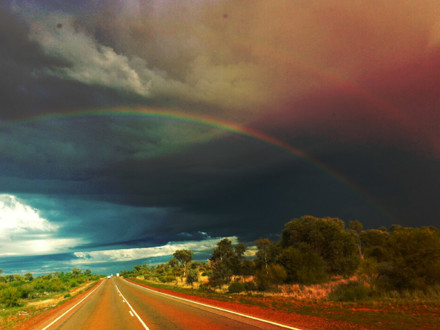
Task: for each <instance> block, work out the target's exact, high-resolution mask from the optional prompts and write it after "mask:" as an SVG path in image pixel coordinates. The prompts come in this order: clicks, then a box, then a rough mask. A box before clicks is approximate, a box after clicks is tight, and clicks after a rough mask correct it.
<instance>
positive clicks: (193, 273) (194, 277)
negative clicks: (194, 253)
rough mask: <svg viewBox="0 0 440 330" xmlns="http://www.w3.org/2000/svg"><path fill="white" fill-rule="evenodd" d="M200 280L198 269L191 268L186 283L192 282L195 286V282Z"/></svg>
mask: <svg viewBox="0 0 440 330" xmlns="http://www.w3.org/2000/svg"><path fill="white" fill-rule="evenodd" d="M198 280H199V272H198V270H197V269H194V268H191V269H190V270H189V271H188V275H187V276H186V283H188V284H191V286H193V284H194V282H197V281H198Z"/></svg>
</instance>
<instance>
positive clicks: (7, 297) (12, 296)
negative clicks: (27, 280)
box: [0, 287, 20, 307]
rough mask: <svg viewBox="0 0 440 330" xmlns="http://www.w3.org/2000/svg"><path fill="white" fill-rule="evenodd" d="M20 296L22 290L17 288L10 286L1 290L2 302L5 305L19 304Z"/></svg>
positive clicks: (0, 301) (0, 300)
mask: <svg viewBox="0 0 440 330" xmlns="http://www.w3.org/2000/svg"><path fill="white" fill-rule="evenodd" d="M19 298H20V292H19V290H18V289H17V288H14V287H8V288H6V289H3V290H2V291H0V303H2V304H4V305H5V307H14V306H18V299H19Z"/></svg>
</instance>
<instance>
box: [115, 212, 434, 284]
mask: <svg viewBox="0 0 440 330" xmlns="http://www.w3.org/2000/svg"><path fill="white" fill-rule="evenodd" d="M255 245H256V253H255V255H254V257H253V258H249V257H245V252H246V250H247V247H246V245H245V244H243V243H238V244H235V245H233V244H232V242H231V241H230V240H229V239H222V240H220V241H219V242H218V244H217V246H216V247H215V248H214V250H213V253H212V255H211V257H210V258H209V260H208V263H200V262H194V261H193V260H192V259H193V252H192V251H190V250H178V251H176V252H175V253H174V255H173V257H172V259H171V260H170V261H169V262H168V263H165V264H160V265H156V266H153V267H148V266H146V265H137V266H135V269H134V270H133V271H131V272H124V271H123V272H122V274H123V275H125V276H136V275H139V274H143V275H144V276H145V277H147V278H156V279H159V280H160V281H162V282H173V281H177V279H178V278H180V279H181V280H183V279H185V281H186V282H187V283H189V284H192V283H194V282H197V280H198V277H199V275H206V276H208V278H209V284H208V286H210V287H219V286H222V285H230V291H234V290H235V291H243V290H268V289H270V288H273V287H275V286H276V285H278V284H284V283H299V284H305V285H308V284H317V283H324V282H328V281H330V280H331V279H334V278H349V277H351V276H353V275H356V276H357V278H358V280H362V282H363V283H364V284H365V285H366V286H368V288H369V290H370V291H371V290H374V291H376V292H381V291H392V290H394V291H403V290H427V289H428V288H430V287H432V286H436V285H439V284H440V276H439V274H440V230H439V229H438V228H436V227H433V226H431V227H421V228H411V227H403V226H398V225H393V226H391V227H390V228H389V229H386V228H384V227H382V228H379V229H367V230H364V229H363V225H362V223H361V222H360V221H358V220H352V221H349V223H348V226H347V225H346V224H345V223H344V221H342V220H341V219H338V218H330V217H327V218H316V217H313V216H303V217H301V218H296V219H293V220H291V221H289V222H288V223H286V224H285V226H284V229H283V230H282V232H281V235H280V239H279V240H278V241H271V240H269V239H267V238H261V239H259V240H257V241H256V242H255ZM245 277H250V278H252V279H253V280H252V281H244V280H243V278H245ZM364 284H362V286H363V287H365V285H364ZM231 288H232V289H231Z"/></svg>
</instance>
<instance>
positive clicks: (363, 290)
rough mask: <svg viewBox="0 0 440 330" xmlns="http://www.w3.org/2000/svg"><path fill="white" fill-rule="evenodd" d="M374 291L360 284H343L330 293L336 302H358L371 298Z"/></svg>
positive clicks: (330, 296)
mask: <svg viewBox="0 0 440 330" xmlns="http://www.w3.org/2000/svg"><path fill="white" fill-rule="evenodd" d="M371 293H372V290H371V288H370V287H368V286H365V285H364V284H363V283H360V282H348V283H341V284H339V285H338V286H337V287H336V288H334V289H333V290H332V292H330V295H329V298H330V299H331V300H335V301H357V300H362V299H366V298H368V297H369V296H371Z"/></svg>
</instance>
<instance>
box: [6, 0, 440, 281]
mask: <svg viewBox="0 0 440 330" xmlns="http://www.w3.org/2000/svg"><path fill="white" fill-rule="evenodd" d="M0 100H1V103H0V238H1V241H0V268H1V269H3V270H4V272H5V273H12V272H21V273H23V272H26V271H31V272H33V273H44V272H48V271H55V270H68V269H71V268H73V267H81V268H91V269H92V270H95V271H99V272H104V273H105V272H116V271H117V270H119V269H122V268H124V267H125V268H131V267H132V265H133V264H135V263H144V262H157V261H161V260H165V259H166V258H168V256H169V255H170V254H172V253H173V252H174V250H175V249H177V248H191V249H193V250H195V251H196V255H197V256H198V258H199V259H203V258H206V256H208V255H209V253H210V251H211V249H212V247H213V246H214V245H215V244H216V242H217V241H218V239H220V238H222V237H230V238H231V239H232V240H233V241H234V242H236V241H237V240H239V241H243V242H247V243H248V244H249V246H252V245H253V242H254V241H255V240H256V239H258V238H261V237H269V238H271V239H273V240H277V239H278V235H279V234H280V232H281V230H282V228H283V226H284V224H285V223H286V222H287V221H289V220H290V219H292V218H295V217H300V216H302V215H306V214H310V215H314V216H318V217H324V216H331V217H339V218H341V219H343V220H344V221H346V222H348V221H349V220H351V219H358V220H360V221H361V222H362V223H363V224H364V226H365V227H366V228H377V227H380V226H386V227H389V226H390V225H391V224H401V225H404V226H426V225H438V214H439V213H440V212H439V211H440V203H439V202H438V199H439V188H440V171H439V165H440V133H439V132H440V130H439V127H440V111H439V106H440V6H439V4H438V1H424V0H423V1H417V2H413V1H397V0H396V1H386V2H383V1H376V0H374V1H371V0H370V1H351V0H341V1H337V2H336V3H330V2H324V1H307V2H299V1H290V0H289V1H287V0H286V1H284V0H280V1H270V2H269V1H252V2H246V4H245V3H243V2H239V1H233V0H229V1H226V0H212V1H201V0H193V1H177V0H160V1H159V0H157V1H156V0H149V1H141V0H125V1H122V0H119V1H118V0H106V1H104V0H102V1H100V0H81V1H75V2H70V1H45V0H34V1H24V0H15V1H11V0H0ZM128 111H129V112H130V114H128V113H127V112H128Z"/></svg>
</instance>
